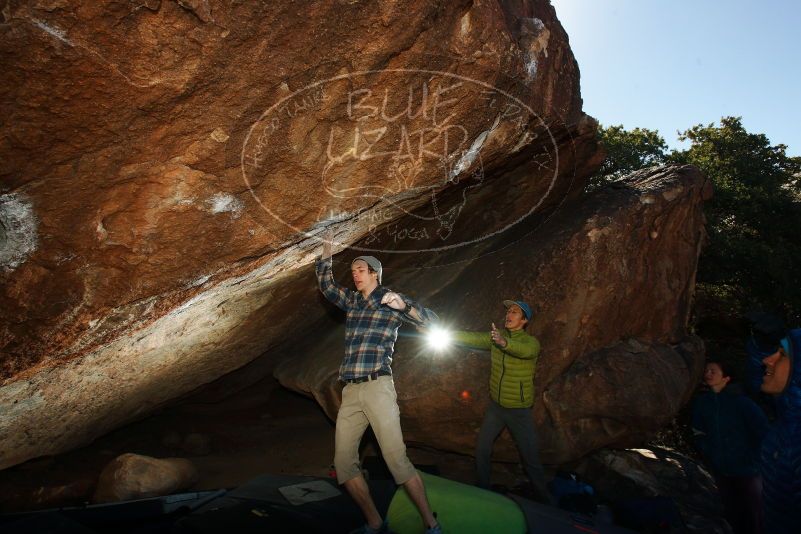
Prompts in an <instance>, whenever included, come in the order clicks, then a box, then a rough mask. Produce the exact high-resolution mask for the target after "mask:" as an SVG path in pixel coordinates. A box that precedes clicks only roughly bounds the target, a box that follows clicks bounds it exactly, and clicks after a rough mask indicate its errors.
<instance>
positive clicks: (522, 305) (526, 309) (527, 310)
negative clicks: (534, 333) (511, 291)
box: [503, 300, 531, 321]
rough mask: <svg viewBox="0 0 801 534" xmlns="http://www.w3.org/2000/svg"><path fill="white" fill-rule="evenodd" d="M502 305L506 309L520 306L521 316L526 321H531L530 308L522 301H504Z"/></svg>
mask: <svg viewBox="0 0 801 534" xmlns="http://www.w3.org/2000/svg"><path fill="white" fill-rule="evenodd" d="M503 305H504V307H506V308H508V307H509V306H512V305H514V306H520V309H521V310H523V316H524V317H525V318H526V321H530V320H531V306H529V305H528V304H526V303H525V302H523V301H522V300H504V301H503Z"/></svg>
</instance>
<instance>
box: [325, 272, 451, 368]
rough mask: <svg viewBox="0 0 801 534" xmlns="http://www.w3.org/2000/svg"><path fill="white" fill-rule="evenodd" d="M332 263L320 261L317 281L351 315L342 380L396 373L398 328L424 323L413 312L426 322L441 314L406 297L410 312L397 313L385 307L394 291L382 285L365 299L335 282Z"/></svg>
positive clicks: (327, 296)
mask: <svg viewBox="0 0 801 534" xmlns="http://www.w3.org/2000/svg"><path fill="white" fill-rule="evenodd" d="M332 263H333V262H332V260H331V259H330V258H329V259H327V260H323V259H318V260H317V265H316V267H317V282H318V283H319V285H320V291H322V293H323V295H325V298H327V299H328V300H329V301H331V302H332V303H334V304H335V305H336V306H337V307H338V308H340V309H341V310H343V311H344V312H345V313H346V314H347V320H346V322H345V358H344V359H343V360H342V365H340V367H339V378H340V380H351V379H354V378H361V377H363V376H367V375H369V374H371V373H374V372H376V371H386V372H388V373H391V372H392V369H391V365H392V354H393V352H394V350H395V340H396V339H397V338H398V328H400V326H401V324H402V323H403V322H408V323H412V324H421V323H420V322H419V321H416V320H415V319H413V318H412V317H411V316H410V315H409V312H410V311H411V309H412V308H414V309H415V310H417V313H418V315H420V318H421V319H423V323H425V322H428V321H431V320H434V319H436V318H437V315H436V314H435V313H434V312H433V311H431V310H429V309H428V308H424V307H422V306H421V305H419V304H417V303H416V302H414V301H412V300H411V299H409V298H407V297H406V296H404V295H400V293H398V294H399V295H400V297H401V298H402V299H403V301H404V302H405V303H406V311H405V312H401V311H398V310H394V309H392V308H390V307H389V306H387V305H386V304H381V298H382V297H383V296H384V295H385V294H387V293H388V292H389V291H390V290H389V289H387V288H385V287H384V286H378V287H377V288H375V289H374V290H373V292H372V293H370V295H369V296H368V297H367V298H366V299H365V298H364V297H363V296H362V294H361V293H360V292H359V291H354V290H351V289H348V288H346V287H343V286H341V285H339V284H338V283H336V281H335V280H334V273H333V269H332Z"/></svg>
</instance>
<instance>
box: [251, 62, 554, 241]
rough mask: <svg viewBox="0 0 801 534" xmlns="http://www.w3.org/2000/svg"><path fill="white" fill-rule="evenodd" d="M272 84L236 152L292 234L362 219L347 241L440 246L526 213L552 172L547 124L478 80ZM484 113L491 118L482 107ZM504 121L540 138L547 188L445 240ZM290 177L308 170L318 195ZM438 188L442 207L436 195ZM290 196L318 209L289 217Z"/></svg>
mask: <svg viewBox="0 0 801 534" xmlns="http://www.w3.org/2000/svg"><path fill="white" fill-rule="evenodd" d="M282 89H283V91H282V92H283V96H282V97H281V98H280V99H278V100H277V101H276V102H275V103H274V104H273V105H271V106H270V107H269V108H267V109H266V111H264V112H263V113H262V114H261V116H260V117H259V118H258V120H256V122H255V123H253V125H252V126H251V127H250V129H249V131H248V133H247V135H246V137H245V139H244V143H243V147H242V151H241V157H240V163H241V170H242V177H243V179H244V181H245V183H246V185H247V187H248V189H249V191H250V192H251V194H252V195H253V197H254V199H255V200H256V201H257V203H258V204H259V205H260V206H261V207H262V208H263V209H264V210H265V211H266V212H267V213H269V214H270V215H271V216H272V217H273V218H275V219H276V220H277V221H279V222H281V223H282V224H284V225H286V226H287V227H289V228H291V229H292V230H293V231H294V232H297V233H298V234H301V235H305V236H307V237H317V238H319V234H320V227H322V226H328V225H331V224H335V223H343V222H347V223H349V224H357V225H359V227H360V228H366V229H367V235H366V236H365V237H364V238H363V240H362V242H361V245H360V246H354V245H350V248H352V249H355V250H359V251H367V252H386V253H420V252H433V251H440V250H445V249H451V248H455V247H460V246H463V245H466V244H469V243H474V242H477V241H480V240H482V239H486V238H488V237H491V236H493V235H497V234H499V233H501V232H503V231H505V230H507V229H508V228H510V227H511V226H513V225H514V224H516V223H517V222H519V221H520V220H522V219H524V218H525V217H527V216H528V215H530V214H531V213H533V212H534V211H535V210H536V209H537V208H538V207H539V206H540V205H541V204H542V203H543V202H544V201H545V199H546V198H547V197H548V195H550V193H551V191H552V189H553V187H554V184H555V183H556V178H557V174H558V169H559V161H558V150H557V143H556V140H555V139H554V137H553V135H552V133H551V131H550V129H549V128H548V125H547V124H546V123H545V121H544V120H543V119H542V118H540V117H539V116H538V115H537V113H535V112H534V110H533V109H531V107H530V106H528V105H527V104H526V103H524V102H523V101H522V100H520V99H519V98H517V97H515V96H513V95H512V94H511V93H510V92H508V91H507V90H504V89H501V88H499V87H496V86H494V85H492V84H490V83H488V82H484V81H482V80H479V79H474V78H468V77H466V76H462V75H459V74H455V73H451V72H444V71H437V70H424V69H381V70H369V71H360V72H351V73H347V74H340V75H337V76H333V77H329V78H326V79H323V80H317V81H313V82H311V83H307V84H305V85H303V86H302V87H301V88H300V89H296V90H294V91H293V90H291V89H290V88H289V86H288V85H286V84H284V86H283V87H282ZM465 99H468V102H470V103H471V104H472V105H474V106H480V108H481V111H482V113H465V110H464V106H462V107H458V105H459V104H463V103H464V102H465ZM487 110H489V112H487ZM487 116H490V117H492V118H491V119H490V120H487V119H486V118H484V119H482V118H481V117H487ZM477 117H478V119H477ZM476 121H478V122H476ZM482 121H483V123H482ZM509 123H512V124H514V125H516V130H517V133H519V134H520V138H521V142H520V145H521V146H523V145H525V144H526V143H528V142H531V141H532V140H533V139H534V138H537V137H539V138H540V143H541V144H543V146H545V147H546V148H545V149H544V150H543V151H542V152H541V153H540V154H539V155H538V157H540V156H542V157H543V158H542V159H541V160H540V161H538V162H537V164H538V165H539V166H540V168H541V169H542V168H544V169H546V171H551V170H552V175H550V182H549V184H548V187H547V190H546V192H545V193H544V194H543V195H542V196H541V197H540V198H539V199H538V201H537V202H533V203H532V205H531V206H530V209H528V211H526V212H525V213H524V214H522V215H521V216H520V217H517V218H516V219H514V220H511V221H504V222H503V224H502V225H500V227H499V228H488V229H486V232H484V233H482V234H481V235H479V236H478V237H472V238H471V239H468V240H461V241H459V242H452V241H454V240H453V239H451V237H452V234H453V230H454V228H455V226H456V224H457V223H458V222H459V219H460V215H461V213H462V209H463V208H464V207H465V205H466V202H467V200H468V198H469V197H470V195H471V194H472V193H474V192H475V191H476V190H477V189H478V188H480V187H481V186H482V185H483V184H484V183H485V174H484V161H483V154H482V149H483V148H484V145H485V143H487V141H488V140H489V139H491V137H492V135H493V132H494V131H495V130H496V129H497V128H498V127H499V126H500V125H504V124H505V125H507V126H508V124H509ZM477 132H478V133H477ZM517 148H519V147H517ZM298 177H300V178H302V179H303V180H304V183H309V179H319V184H320V188H319V191H317V193H319V195H318V196H315V198H313V199H312V198H309V192H308V191H305V190H303V188H298V187H294V188H293V180H296V179H298ZM265 191H266V192H265ZM446 193H450V197H449V201H448V205H447V209H445V208H443V207H442V206H441V204H440V200H441V199H442V198H443V195H445V194H446ZM271 199H272V200H271ZM321 201H322V202H321ZM319 204H321V205H319ZM298 205H300V206H301V207H303V206H312V205H314V206H315V208H316V209H317V208H319V209H318V212H317V213H316V214H315V216H316V221H315V222H314V223H313V224H311V225H309V224H308V220H307V219H305V220H304V219H302V218H300V219H301V220H303V221H304V224H303V226H305V227H299V225H298V223H297V222H296V220H297V219H296V218H297V217H298V216H297V212H298V211H299V210H298ZM318 205H319V207H318ZM499 209H502V208H499ZM300 211H302V209H301V210H300ZM401 218H403V219H402V220H403V221H404V223H403V226H402V227H401V226H399V224H398V223H397V221H398V220H399V219H401ZM393 223H394V224H393ZM401 243H405V245H404V246H403V247H399V246H398V245H399V244H401ZM415 243H420V244H421V245H424V246H423V247H420V246H415Z"/></svg>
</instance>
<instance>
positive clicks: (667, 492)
mask: <svg viewBox="0 0 801 534" xmlns="http://www.w3.org/2000/svg"><path fill="white" fill-rule="evenodd" d="M576 472H577V473H579V474H580V475H581V476H582V478H584V479H585V480H587V481H588V482H590V483H591V484H592V485H593V487H594V488H595V490H596V491H597V492H598V494H599V496H600V497H601V498H602V499H604V500H608V501H610V502H613V503H620V502H622V501H626V500H635V499H643V498H651V497H665V498H668V499H671V500H672V501H674V502H675V503H676V506H677V507H678V510H679V512H680V514H681V516H682V520H683V523H684V526H685V527H686V529H687V531H688V532H699V533H701V532H714V533H718V534H728V533H730V532H731V528H730V527H729V525H728V523H726V521H725V520H724V519H722V516H723V505H722V503H721V501H720V497H719V495H718V493H717V488H716V487H715V481H714V479H713V478H712V476H711V475H710V474H709V473H708V472H707V471H706V470H705V469H704V468H703V467H702V466H701V465H699V464H698V463H697V462H695V461H694V460H692V459H691V458H688V457H687V456H685V455H683V454H680V453H677V452H675V451H673V450H670V449H665V448H658V447H656V448H648V449H629V450H611V449H602V450H598V451H596V452H593V453H592V454H590V455H588V456H587V457H586V458H584V459H582V461H581V462H580V463H579V464H577V466H576Z"/></svg>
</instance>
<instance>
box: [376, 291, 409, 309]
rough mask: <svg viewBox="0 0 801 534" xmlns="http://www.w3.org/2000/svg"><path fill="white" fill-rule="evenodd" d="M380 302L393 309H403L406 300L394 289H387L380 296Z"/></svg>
mask: <svg viewBox="0 0 801 534" xmlns="http://www.w3.org/2000/svg"><path fill="white" fill-rule="evenodd" d="M381 304H386V305H387V306H389V307H390V308H392V309H393V310H398V311H404V310H405V309H406V302H404V300H403V299H402V298H401V296H400V295H398V294H397V293H395V292H394V291H388V292H387V293H386V294H385V295H384V296H383V297H381Z"/></svg>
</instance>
